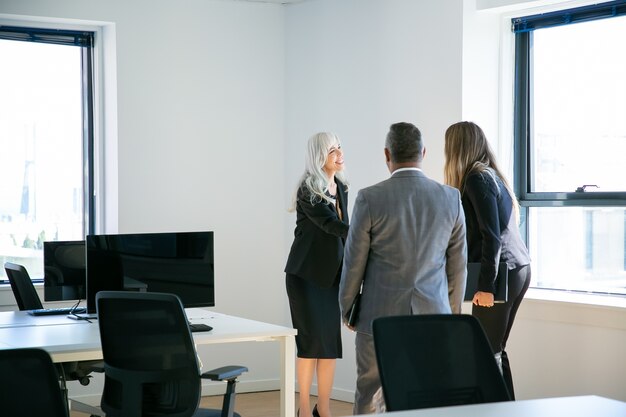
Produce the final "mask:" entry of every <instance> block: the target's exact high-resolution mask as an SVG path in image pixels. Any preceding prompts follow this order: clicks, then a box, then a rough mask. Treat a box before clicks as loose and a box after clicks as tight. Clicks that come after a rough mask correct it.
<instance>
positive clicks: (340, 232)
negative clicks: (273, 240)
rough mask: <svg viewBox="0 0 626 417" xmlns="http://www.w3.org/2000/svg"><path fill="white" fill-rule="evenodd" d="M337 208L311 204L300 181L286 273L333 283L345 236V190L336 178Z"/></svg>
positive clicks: (325, 286) (340, 259) (346, 203)
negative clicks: (338, 209) (294, 227)
mask: <svg viewBox="0 0 626 417" xmlns="http://www.w3.org/2000/svg"><path fill="white" fill-rule="evenodd" d="M335 182H336V183H337V198H338V200H339V208H340V209H341V214H342V216H343V220H341V219H339V215H338V213H337V209H336V208H335V206H334V205H333V204H329V203H327V202H325V201H323V202H320V203H317V204H311V201H310V199H309V196H310V193H309V191H308V190H307V189H306V187H305V186H304V185H303V184H302V185H301V186H300V188H299V189H298V195H297V203H296V229H295V231H294V240H293V244H292V245H291V250H290V251H289V258H287V266H285V272H286V273H288V274H292V275H296V276H298V277H300V278H303V279H306V280H308V281H311V282H314V283H315V284H317V285H318V286H320V287H322V288H328V287H331V286H332V285H333V283H334V282H335V279H336V278H337V274H338V273H339V271H340V270H341V263H342V262H343V245H344V243H345V239H346V237H347V236H348V192H347V190H346V186H345V185H344V184H343V183H342V182H341V181H339V180H338V179H336V178H335Z"/></svg>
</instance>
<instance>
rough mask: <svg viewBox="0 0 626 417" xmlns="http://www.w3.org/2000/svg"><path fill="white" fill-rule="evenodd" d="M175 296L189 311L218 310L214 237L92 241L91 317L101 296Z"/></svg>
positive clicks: (153, 236)
mask: <svg viewBox="0 0 626 417" xmlns="http://www.w3.org/2000/svg"><path fill="white" fill-rule="evenodd" d="M103 290H109V291H110V290H113V291H121V290H125V291H150V292H165V293H172V294H176V295H177V296H178V297H179V298H180V299H181V301H182V303H183V305H184V306H185V307H212V306H214V305H215V287H214V271H213V232H176V233H141V234H118V235H89V236H87V311H88V313H95V312H96V293H98V291H103Z"/></svg>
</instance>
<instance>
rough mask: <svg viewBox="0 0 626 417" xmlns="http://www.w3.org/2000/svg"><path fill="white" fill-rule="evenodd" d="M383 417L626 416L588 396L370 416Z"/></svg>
mask: <svg viewBox="0 0 626 417" xmlns="http://www.w3.org/2000/svg"><path fill="white" fill-rule="evenodd" d="M383 415H384V416H385V417H467V416H480V417H503V416H506V417H559V416H567V417H591V416H593V417H624V416H626V403H625V402H622V401H617V400H612V399H609V398H604V397H598V396H595V395H587V396H581V397H559V398H542V399H538V400H523V401H507V402H500V403H489V404H473V405H459V406H455V407H440V408H425V409H421V410H409V411H396V412H393V413H386V414H375V415H372V414H370V415H368V417H375V416H383Z"/></svg>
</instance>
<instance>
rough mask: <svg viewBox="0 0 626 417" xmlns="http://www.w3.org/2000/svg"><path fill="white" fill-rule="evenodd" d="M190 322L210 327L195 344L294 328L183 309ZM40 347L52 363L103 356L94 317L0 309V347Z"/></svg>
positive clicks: (274, 335)
mask: <svg viewBox="0 0 626 417" xmlns="http://www.w3.org/2000/svg"><path fill="white" fill-rule="evenodd" d="M186 313H187V317H188V318H189V320H190V321H191V322H192V323H205V324H208V325H209V326H211V327H213V330H211V331H209V332H196V333H193V338H194V341H195V343H196V344H197V345H203V344H211V343H232V342H245V341H264V340H278V339H279V338H283V337H288V336H294V335H295V334H296V330H295V329H292V328H289V327H283V326H277V325H274V324H269V323H263V322H259V321H255V320H248V319H244V318H240V317H233V316H228V315H225V314H220V313H215V312H211V311H208V310H204V309H199V308H192V309H188V310H186ZM28 347H41V348H43V349H45V350H46V351H48V353H50V356H51V357H52V360H53V361H55V362H70V361H83V360H98V359H102V349H101V346H100V333H99V328H98V322H97V320H92V321H91V323H90V322H88V321H85V320H73V319H69V318H67V317H66V316H39V317H34V316H31V315H30V314H28V313H26V312H23V311H11V312H0V349H9V348H28Z"/></svg>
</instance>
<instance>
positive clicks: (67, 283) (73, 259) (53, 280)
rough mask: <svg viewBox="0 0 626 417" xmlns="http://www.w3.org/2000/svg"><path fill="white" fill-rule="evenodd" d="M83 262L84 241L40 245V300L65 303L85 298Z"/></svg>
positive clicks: (54, 242)
mask: <svg viewBox="0 0 626 417" xmlns="http://www.w3.org/2000/svg"><path fill="white" fill-rule="evenodd" d="M85 262H86V254H85V241H84V240H66V241H60V240H59V241H50V242H44V243H43V267H44V277H43V295H44V300H46V301H65V300H83V299H85V296H86V291H85V288H86V268H85Z"/></svg>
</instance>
